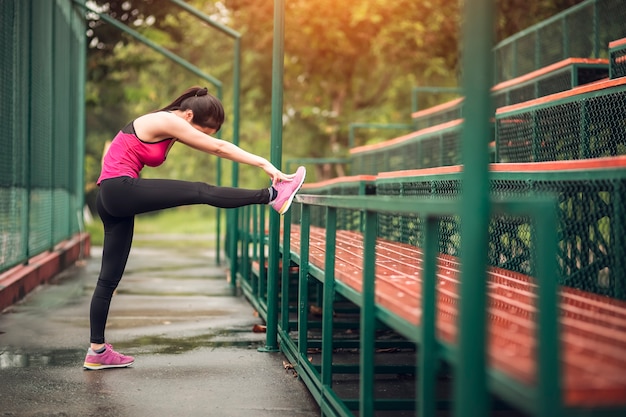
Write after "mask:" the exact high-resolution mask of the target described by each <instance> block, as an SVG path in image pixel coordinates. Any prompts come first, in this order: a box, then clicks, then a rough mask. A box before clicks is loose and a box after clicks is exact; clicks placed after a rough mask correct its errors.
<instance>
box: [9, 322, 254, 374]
mask: <svg viewBox="0 0 626 417" xmlns="http://www.w3.org/2000/svg"><path fill="white" fill-rule="evenodd" d="M236 333H244V332H243V331H238V330H232V331H226V332H220V333H211V334H204V335H199V336H193V337H187V338H173V337H164V336H142V337H138V338H136V339H133V340H129V341H121V342H117V343H115V350H117V351H124V352H125V353H127V354H129V355H136V354H139V353H143V354H155V355H156V354H181V353H185V352H189V351H192V350H194V349H199V348H212V349H215V348H223V347H234V348H241V349H256V348H258V347H261V346H263V341H261V340H246V339H241V338H234V337H233V335H234V334H236ZM246 333H249V331H247V332H246ZM85 353H86V349H56V350H46V351H34V352H28V351H25V350H23V349H19V348H17V349H16V348H8V347H3V346H0V370H2V369H8V368H40V367H47V366H60V367H64V366H71V367H73V366H76V364H77V363H78V364H80V363H82V361H83V360H84V358H85Z"/></svg>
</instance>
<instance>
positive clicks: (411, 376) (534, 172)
mask: <svg viewBox="0 0 626 417" xmlns="http://www.w3.org/2000/svg"><path fill="white" fill-rule="evenodd" d="M618 3H619V2H615V1H614V0H605V1H602V0H597V1H591V0H588V1H586V2H583V3H582V4H581V5H579V6H576V7H574V8H572V9H571V10H569V11H566V12H565V13H562V14H560V15H558V16H555V18H553V19H550V20H549V21H548V22H546V23H542V24H540V25H537V27H536V31H535V32H533V30H527V31H524V33H523V34H520V35H519V36H515V37H514V39H512V40H507V41H506V42H503V43H502V44H501V45H500V46H501V48H496V59H501V60H502V56H503V55H507V54H509V52H507V51H508V48H509V46H510V45H511V44H512V42H523V39H525V38H526V37H528V36H531V35H532V36H535V37H539V36H540V34H542V36H543V41H542V42H538V41H536V42H534V44H535V45H540V46H541V45H545V44H547V43H549V41H550V38H549V37H546V33H548V34H549V33H553V31H552V30H551V29H553V27H552V26H554V25H557V24H559V22H561V21H566V22H570V23H571V22H574V21H577V19H579V18H580V16H581V15H585V13H588V12H589V10H591V9H593V10H594V13H606V14H607V16H608V15H610V14H616V13H617V11H618V10H621V9H620V8H619V7H621V6H620V5H619V4H618ZM611 17H612V18H615V17H616V16H611ZM551 25H552V26H551ZM567 27H568V30H571V28H570V27H569V26H567ZM621 27H622V29H620V30H621V32H620V31H619V30H618V32H617V33H613V34H612V36H613V37H612V38H610V39H604V41H605V43H604V49H603V50H604V51H605V52H604V53H605V56H604V57H600V56H599V55H601V54H600V52H598V53H597V54H595V55H594V56H591V57H590V56H588V55H582V54H581V55H579V56H571V57H562V56H558V57H557V56H556V55H554V54H552V56H550V59H545V60H543V61H542V63H543V66H539V67H535V66H530V65H528V66H527V67H526V70H525V71H523V70H522V73H520V71H518V69H516V70H514V71H513V70H511V69H510V68H509V69H508V70H504V69H502V68H503V67H504V65H501V66H500V67H499V70H498V71H497V74H496V80H495V82H494V88H493V89H492V97H493V100H494V103H495V106H496V110H495V112H494V117H493V122H494V123H493V137H487V138H476V140H483V141H485V142H484V143H491V144H492V146H491V149H492V151H493V154H492V156H491V162H492V163H491V164H490V166H489V176H488V183H489V192H490V201H491V207H490V211H489V214H488V229H489V237H488V250H487V255H488V259H487V260H486V264H487V270H486V272H485V276H482V277H480V276H479V277H468V276H464V275H463V267H464V265H463V259H464V258H463V254H462V251H463V245H462V244H461V243H462V237H464V236H465V235H464V233H465V232H464V229H463V224H462V222H461V218H462V216H461V214H462V212H463V207H462V206H463V201H464V200H463V199H464V198H471V196H464V195H463V178H464V176H463V174H464V167H463V165H462V158H461V143H460V141H461V133H462V129H463V122H464V120H463V118H464V116H465V115H464V111H463V103H464V100H463V98H462V97H461V98H456V99H454V100H451V101H449V102H446V103H441V104H439V105H437V106H434V107H432V108H429V109H421V110H419V111H417V112H414V113H413V114H412V115H411V116H412V118H413V121H414V125H415V131H414V132H411V133H409V134H406V135H403V136H400V137H397V138H394V139H391V140H387V141H384V142H381V143H378V144H374V145H363V146H355V147H353V148H352V149H350V162H351V163H350V176H349V177H343V178H335V179H332V180H328V181H323V182H318V183H306V184H305V185H304V186H303V188H302V191H301V192H300V195H299V196H297V197H296V200H295V201H296V202H295V203H294V207H293V208H292V210H291V211H290V212H289V213H288V214H287V215H286V216H285V217H284V222H283V224H282V226H281V227H282V228H281V245H280V250H281V252H282V259H281V264H280V265H281V267H280V268H279V271H278V274H277V276H275V277H274V278H271V277H269V275H268V272H269V271H268V268H267V261H266V259H267V256H268V255H269V254H268V247H267V243H268V242H267V241H268V233H269V231H268V229H267V227H266V225H265V221H266V220H265V215H264V214H263V213H257V212H256V211H255V210H258V209H257V208H249V209H245V210H244V215H243V218H244V219H245V221H244V222H243V223H242V224H243V225H245V226H246V227H242V230H241V235H242V236H244V238H243V240H242V242H241V246H240V253H241V254H242V259H243V261H244V262H243V263H244V264H245V265H250V266H249V267H246V266H244V268H248V269H242V273H241V274H240V275H239V278H240V280H241V287H242V289H243V292H244V293H245V294H246V296H247V297H248V298H249V299H250V300H251V301H252V303H253V304H254V305H255V307H256V308H257V309H258V310H259V312H260V314H261V316H262V317H264V318H265V319H266V320H267V319H269V320H271V315H272V313H273V312H272V311H268V308H267V306H268V305H269V304H270V303H269V300H268V297H270V296H271V295H269V293H270V292H269V291H267V287H268V283H269V282H270V281H271V280H272V279H275V280H276V282H277V283H278V286H279V287H280V289H279V297H280V298H279V308H278V310H279V311H278V312H276V313H275V314H276V315H277V317H278V319H277V320H278V331H277V335H278V338H279V339H280V346H281V350H282V351H283V352H284V353H285V354H286V356H287V357H288V358H290V360H291V364H292V366H294V368H295V369H296V370H297V372H298V376H299V377H300V378H301V379H302V380H303V382H304V383H305V384H306V385H307V387H308V388H309V390H310V391H311V393H312V395H313V397H314V398H315V399H316V401H318V403H319V404H320V407H321V408H322V412H323V415H333V416H335V415H336V416H339V415H341V416H349V415H355V414H356V413H358V415H359V416H364V415H383V416H387V415H389V416H405V415H406V416H409V415H416V414H417V415H429V416H430V415H449V413H450V410H451V409H452V408H453V405H452V404H453V403H454V401H455V393H454V390H453V389H452V388H451V387H452V386H454V384H455V383H457V382H456V381H455V377H456V375H455V367H456V366H460V364H462V363H463V358H464V356H463V355H464V352H459V346H460V339H459V334H460V326H462V325H463V324H467V323H468V321H467V320H468V319H467V318H466V317H463V315H462V312H463V311H465V312H467V309H465V310H464V308H467V305H468V303H469V302H470V301H467V300H468V299H470V298H472V297H474V298H475V297H476V294H478V295H479V296H480V294H482V297H484V304H482V305H483V306H484V314H483V315H484V322H478V323H475V322H471V321H469V323H470V324H471V325H472V326H473V328H472V329H473V330H475V332H476V344H475V345H471V346H472V348H474V347H476V348H481V347H484V352H485V364H484V372H485V373H486V378H487V393H486V395H488V397H489V401H490V404H491V411H490V412H491V415H494V416H497V415H506V416H523V415H533V416H542V417H553V416H570V415H571V416H587V415H593V416H596V415H602V416H623V415H626V257H625V256H624V255H625V254H626V233H625V232H626V230H625V227H626V226H625V224H626V222H625V219H626V133H625V132H626V71H625V68H626V59H624V58H625V57H626V29H624V28H626V27H625V26H623V25H622V26H621ZM531 29H532V28H531ZM604 29H607V28H604ZM607 32H610V31H609V30H604V31H603V33H602V37H606V36H609V35H608V34H607ZM572 37H573V38H575V37H574V36H572ZM590 37H591V36H590ZM596 38H597V39H600V38H601V36H596ZM577 39H578V38H577ZM580 42H582V41H580ZM561 49H562V50H563V51H566V50H569V51H575V50H577V48H575V47H569V48H565V47H563V48H561ZM531 55H532V56H533V59H534V58H535V57H537V56H539V55H541V54H539V53H536V52H533V53H532V54H531ZM522 58H523V57H520V59H519V60H513V59H511V61H518V62H528V61H527V60H526V61H524V60H523V59H522ZM505 73H508V74H509V76H508V77H504V76H503V74H505ZM504 78H506V79H504ZM372 196H375V198H372ZM261 211H263V210H262V209H261ZM465 238H467V237H465ZM287 264H288V265H289V268H282V265H287ZM262 266H263V267H262ZM476 305H478V306H480V305H481V304H479V303H477V304H476ZM478 313H479V314H478V316H479V317H480V316H481V314H480V311H479V312H478ZM465 330H467V329H465ZM483 336H484V338H483ZM481 340H484V345H483V344H482V343H483V342H481Z"/></svg>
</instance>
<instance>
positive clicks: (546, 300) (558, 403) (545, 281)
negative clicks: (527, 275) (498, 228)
mask: <svg viewBox="0 0 626 417" xmlns="http://www.w3.org/2000/svg"><path fill="white" fill-rule="evenodd" d="M535 217H536V219H535V225H536V231H535V233H534V234H533V235H534V236H535V239H534V242H533V244H534V246H535V248H536V250H535V259H536V262H537V266H536V270H537V281H538V284H539V285H538V286H537V292H538V296H537V370H536V372H537V383H538V389H539V393H538V404H537V406H538V416H539V417H560V416H561V415H562V413H563V397H562V390H561V384H560V380H561V378H560V376H561V366H560V364H561V360H560V358H559V351H560V349H559V343H560V342H559V335H560V332H559V326H558V314H559V297H558V279H557V277H558V272H557V255H556V251H557V236H556V224H557V218H556V207H553V206H551V205H546V206H545V209H544V210H542V211H541V212H540V213H539V215H536V216H535Z"/></svg>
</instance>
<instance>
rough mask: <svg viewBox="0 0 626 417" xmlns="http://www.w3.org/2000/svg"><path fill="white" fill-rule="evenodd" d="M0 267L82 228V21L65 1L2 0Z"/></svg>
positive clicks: (35, 253)
mask: <svg viewBox="0 0 626 417" xmlns="http://www.w3.org/2000/svg"><path fill="white" fill-rule="evenodd" d="M0 46H1V47H0V51H1V52H0V54H2V59H0V89H1V91H2V97H1V98H0V103H1V104H0V105H1V108H2V111H0V120H1V125H2V133H1V134H2V139H1V141H0V142H1V143H2V152H1V153H0V272H2V271H5V270H7V269H8V268H10V267H12V266H14V265H17V264H19V263H24V262H26V261H28V259H29V258H30V257H32V256H34V255H37V254H39V253H42V252H44V251H47V250H51V249H53V248H54V246H55V245H56V244H57V243H59V242H61V241H63V240H65V239H67V238H69V237H70V236H72V235H74V234H76V233H77V232H79V231H80V230H81V227H82V208H83V202H84V194H83V186H84V185H83V160H84V133H85V126H84V84H85V24H84V19H83V17H82V16H81V15H80V13H78V12H77V11H76V10H75V9H74V8H73V7H72V2H71V1H69V0H54V1H41V0H24V1H3V2H1V3H0Z"/></svg>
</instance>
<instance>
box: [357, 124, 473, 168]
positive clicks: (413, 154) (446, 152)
mask: <svg viewBox="0 0 626 417" xmlns="http://www.w3.org/2000/svg"><path fill="white" fill-rule="evenodd" d="M460 134H461V120H453V121H452V122H449V123H444V124H442V125H438V126H435V127H434V128H427V129H422V130H419V131H417V132H414V133H411V134H409V135H406V136H403V137H401V138H397V139H394V140H392V141H387V142H385V143H384V144H381V145H372V146H362V147H359V148H354V149H353V150H351V151H350V156H351V158H352V174H353V175H362V174H367V175H375V174H378V173H380V172H388V171H400V170H406V169H419V168H431V167H438V166H447V165H455V164H459V163H460V162H461V146H460Z"/></svg>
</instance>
